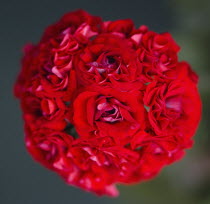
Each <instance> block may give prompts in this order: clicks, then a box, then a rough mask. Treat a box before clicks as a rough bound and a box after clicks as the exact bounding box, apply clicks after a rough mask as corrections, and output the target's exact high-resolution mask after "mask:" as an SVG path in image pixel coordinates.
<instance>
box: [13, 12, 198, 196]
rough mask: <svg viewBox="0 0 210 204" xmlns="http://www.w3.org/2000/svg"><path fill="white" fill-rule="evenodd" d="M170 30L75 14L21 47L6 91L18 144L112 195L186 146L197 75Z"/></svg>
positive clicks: (77, 181)
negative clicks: (18, 112) (17, 116)
mask: <svg viewBox="0 0 210 204" xmlns="http://www.w3.org/2000/svg"><path fill="white" fill-rule="evenodd" d="M179 50H180V47H179V46H178V45H177V43H176V42H175V41H174V39H173V38H172V36H171V35H170V34H169V33H161V34H158V33H155V32H153V31H150V30H149V29H148V28H147V27H146V26H145V25H142V26H140V27H139V28H135V26H134V23H133V21H132V20H130V19H125V20H117V21H105V22H103V21H102V19H101V18H99V17H95V16H91V15H90V14H88V13H87V12H85V11H82V10H79V11H75V12H71V13H67V14H65V15H64V16H63V17H62V18H61V19H60V20H59V21H58V22H57V23H55V24H53V25H51V26H49V27H48V28H47V29H46V30H45V32H44V34H43V36H42V38H41V40H40V42H38V43H37V44H36V45H26V46H25V48H24V56H23V59H22V69H21V72H20V74H19V76H18V78H17V81H16V84H15V87H14V92H15V95H16V97H18V98H19V99H20V102H21V108H22V111H23V119H24V122H25V125H24V128H25V143H26V148H27V150H28V151H29V153H30V154H31V155H32V157H33V158H34V159H35V160H36V161H38V162H39V163H41V164H42V165H43V166H45V167H47V168H48V169H50V170H52V171H54V172H56V173H57V174H59V175H60V176H61V177H62V178H63V179H64V180H65V181H66V182H67V183H68V184H70V185H74V186H77V187H80V188H82V189H84V190H87V191H90V192H94V193H96V194H98V195H108V196H117V195H118V191H117V188H116V184H119V183H120V184H131V183H136V182H140V181H144V180H148V179H151V178H154V177H155V176H156V175H157V174H158V173H159V172H160V171H161V169H162V168H163V167H164V166H166V165H169V164H171V163H173V162H175V161H177V160H179V159H181V158H182V157H183V155H184V153H185V149H186V148H190V147H191V146H192V136H193V135H194V134H195V132H196V129H197V127H198V124H199V121H200V117H201V101H200V96H199V93H198V89H197V83H198V76H197V75H196V73H195V72H194V71H193V70H192V69H191V67H190V65H189V64H188V63H187V62H180V61H179V59H178V52H179Z"/></svg>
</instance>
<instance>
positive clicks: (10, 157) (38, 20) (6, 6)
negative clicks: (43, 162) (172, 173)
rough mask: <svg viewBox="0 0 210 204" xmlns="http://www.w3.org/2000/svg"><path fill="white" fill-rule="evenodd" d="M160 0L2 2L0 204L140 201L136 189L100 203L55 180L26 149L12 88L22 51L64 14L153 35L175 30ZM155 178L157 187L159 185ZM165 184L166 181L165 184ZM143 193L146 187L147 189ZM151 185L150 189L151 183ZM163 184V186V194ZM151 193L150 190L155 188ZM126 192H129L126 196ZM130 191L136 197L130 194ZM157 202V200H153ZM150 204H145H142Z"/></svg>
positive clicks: (123, 190)
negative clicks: (127, 24) (79, 13)
mask: <svg viewBox="0 0 210 204" xmlns="http://www.w3.org/2000/svg"><path fill="white" fill-rule="evenodd" d="M167 2H168V1H163V0H130V1H122V0H121V1H117V0H104V1H101V0H87V1H83V0H60V1H59V0H35V1H30V0H7V1H2V0H1V1H0V25H1V26H0V53H1V54H0V59H1V60H0V66H1V67H0V127H1V129H0V141H1V142H0V204H10V203H11V204H37V203H38V204H47V203H49V204H64V203H92V204H94V203H99V202H100V203H102V204H103V203H110V204H111V203H137V201H138V202H139V201H140V200H141V201H144V200H146V201H147V197H152V196H153V195H152V194H149V193H148V194H147V195H146V196H145V195H144V196H145V198H144V200H143V198H142V199H139V198H136V196H138V195H139V196H140V197H141V196H143V195H142V193H141V190H139V193H138V192H137V193H136V191H137V187H136V186H132V187H121V188H120V189H121V195H120V197H119V198H117V199H110V198H107V197H102V198H98V197H96V196H94V195H92V194H89V193H86V192H84V191H82V190H79V189H76V188H73V187H71V186H67V185H66V184H65V183H64V182H63V181H62V180H61V179H60V178H59V177H58V176H57V175H55V174H54V173H52V172H50V171H48V170H46V169H45V168H43V167H42V166H40V165H39V164H37V163H35V162H34V161H33V160H32V159H31V157H30V156H29V155H28V153H27V152H26V150H25V147H24V143H23V137H24V133H23V122H22V119H21V112H20V109H19V103H18V101H17V100H16V99H14V97H13V93H12V89H13V84H14V81H15V78H16V75H17V73H18V72H19V70H20V58H21V49H22V47H23V45H24V44H25V43H28V42H34V43H36V42H37V41H38V40H39V38H40V36H41V34H42V32H43V30H44V28H45V27H46V26H48V25H49V24H52V23H54V22H55V21H57V20H58V19H59V18H60V17H61V16H62V15H63V14H64V13H65V12H68V11H72V10H75V9H79V8H82V9H85V10H87V11H88V12H90V13H91V14H93V15H99V16H101V17H102V18H103V19H104V20H115V19H124V18H131V19H133V20H134V22H135V24H136V26H139V25H141V24H146V25H148V26H149V27H150V28H151V29H152V30H155V31H157V32H164V31H169V32H172V34H173V29H172V28H174V27H176V22H175V20H174V19H176V15H178V14H177V12H176V11H175V10H173V9H172V8H173V3H172V4H171V3H170V5H169V4H168V3H167ZM158 179H159V178H157V179H156V180H155V181H150V182H149V183H151V182H156V185H158V182H160V181H159V180H158ZM164 182H165V183H167V179H166V180H164ZM140 185H143V186H144V188H149V186H148V185H147V184H140ZM149 185H150V184H149ZM166 188H167V185H166V186H164V187H162V190H163V192H162V193H163V195H164V192H165V191H166V190H167V189H166ZM153 190H154V189H153ZM128 191H129V193H128ZM132 192H135V193H133V194H132ZM154 200H155V199H154ZM143 203H146V204H147V203H148V202H143Z"/></svg>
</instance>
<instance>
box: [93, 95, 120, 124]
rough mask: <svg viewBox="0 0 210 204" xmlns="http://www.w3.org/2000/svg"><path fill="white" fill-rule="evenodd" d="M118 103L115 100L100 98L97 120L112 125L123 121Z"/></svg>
mask: <svg viewBox="0 0 210 204" xmlns="http://www.w3.org/2000/svg"><path fill="white" fill-rule="evenodd" d="M117 103H120V102H119V101H117V100H116V99H114V98H105V97H101V98H99V99H98V103H97V107H96V114H95V120H96V121H103V122H110V123H113V122H117V121H121V120H122V115H121V113H120V108H119V105H118V104H117Z"/></svg>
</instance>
